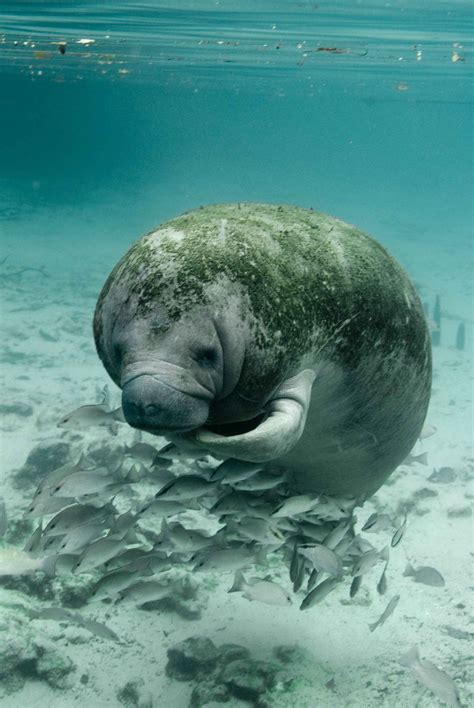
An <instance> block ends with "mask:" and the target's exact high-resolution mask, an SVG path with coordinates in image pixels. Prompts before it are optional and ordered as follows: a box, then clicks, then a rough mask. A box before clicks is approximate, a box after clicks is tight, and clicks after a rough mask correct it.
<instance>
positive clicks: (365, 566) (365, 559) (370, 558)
mask: <svg viewBox="0 0 474 708" xmlns="http://www.w3.org/2000/svg"><path fill="white" fill-rule="evenodd" d="M380 560H384V561H388V546H385V548H383V549H382V550H381V551H377V550H376V549H373V550H370V551H366V552H365V553H363V554H362V555H361V556H360V557H359V558H358V559H357V560H356V562H355V563H354V565H353V567H352V571H351V575H352V577H354V576H355V575H365V574H366V573H368V572H369V570H371V569H372V568H373V567H374V565H376V564H377V563H378V562H379V561H380Z"/></svg>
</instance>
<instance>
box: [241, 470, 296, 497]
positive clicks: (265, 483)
mask: <svg viewBox="0 0 474 708" xmlns="http://www.w3.org/2000/svg"><path fill="white" fill-rule="evenodd" d="M285 479H286V472H285V473H284V474H281V475H273V474H268V473H265V472H257V473H256V474H254V475H253V477H250V478H249V479H242V480H240V482H234V484H233V485H232V486H233V487H234V489H237V490H238V491H248V492H257V491H263V490H266V489H273V488H274V487H277V486H278V485H279V484H282V483H283V482H284V481H285Z"/></svg>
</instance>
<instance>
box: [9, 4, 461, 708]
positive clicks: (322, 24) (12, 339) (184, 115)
mask: <svg viewBox="0 0 474 708" xmlns="http://www.w3.org/2000/svg"><path fill="white" fill-rule="evenodd" d="M472 37H473V7H472V3H470V2H467V1H466V2H465V1H464V0H449V1H448V0H446V1H443V0H431V1H430V2H428V1H425V0H414V1H413V2H411V1H410V0H395V1H394V2H389V3H385V2H380V1H378V0H365V1H364V0H361V1H360V2H351V1H350V0H335V1H333V2H331V1H329V0H319V1H317V2H312V1H311V2H306V1H304V0H303V1H302V2H296V1H294V2H292V1H290V0H288V1H284V0H275V1H272V0H266V1H264V0H236V1H235V2H230V1H229V2H226V1H225V0H221V2H213V1H211V0H196V1H195V2H187V1H186V0H183V2H175V3H172V2H168V3H162V2H103V3H97V2H82V3H79V4H77V3H76V4H71V3H67V2H51V3H44V2H9V0H6V1H5V0H4V2H3V3H2V7H1V9H0V90H1V104H0V105H1V110H0V235H1V243H2V245H1V251H0V261H1V264H0V286H1V287H2V291H3V292H2V301H1V327H2V349H3V352H2V354H1V359H0V361H1V374H2V376H3V378H4V382H3V396H2V397H3V398H4V399H5V401H7V403H9V402H11V401H14V402H17V403H18V402H19V403H21V404H24V405H26V406H29V407H30V408H29V409H28V411H27V412H25V410H23V413H22V412H21V410H20V409H19V408H18V407H17V408H16V412H12V410H11V408H9V406H8V405H6V406H4V407H3V409H2V410H3V417H2V423H1V431H2V432H1V436H0V444H1V448H2V473H1V478H0V496H1V497H3V498H4V500H5V503H6V506H7V511H8V517H9V531H8V533H9V534H10V537H8V536H7V540H8V538H10V542H14V541H15V538H16V540H17V542H18V543H20V542H21V543H22V544H23V543H24V537H22V536H21V531H22V528H21V524H19V521H18V520H19V519H21V517H22V514H23V511H24V509H25V508H26V506H27V505H28V502H29V500H30V499H31V496H32V493H33V491H34V489H35V486H36V484H38V483H39V481H40V480H39V479H38V478H36V479H31V480H29V481H28V482H26V483H25V482H22V483H19V482H18V474H19V473H18V470H21V469H23V466H24V464H25V460H26V458H27V456H28V455H29V453H30V452H31V450H32V449H33V448H34V447H35V446H36V445H38V444H39V443H41V442H44V441H46V442H48V443H54V442H55V441H56V442H57V441H64V440H65V441H66V442H68V441H72V442H74V436H72V437H71V433H64V432H63V431H59V432H58V429H57V428H56V426H55V424H56V422H57V420H58V419H59V418H60V417H61V416H62V415H64V413H66V412H68V411H69V410H73V409H74V408H76V407H78V406H80V405H83V404H86V403H93V402H94V401H96V400H97V390H98V388H99V389H101V388H102V387H103V386H104V384H105V383H107V377H106V374H105V372H104V371H103V369H102V367H101V364H100V362H99V360H98V358H97V355H96V353H95V349H94V343H93V338H92V333H91V321H92V316H93V311H94V306H95V301H96V298H97V295H98V293H99V291H100V288H101V287H102V284H103V282H104V280H105V278H106V277H107V275H108V274H109V272H110V270H111V268H112V267H113V265H114V264H115V263H116V261H117V260H118V258H119V257H120V256H121V255H123V253H124V252H125V251H126V250H127V249H128V247H129V246H130V244H131V243H132V242H133V241H134V240H136V238H138V237H139V236H140V235H141V234H142V233H144V232H145V231H147V230H149V229H150V228H151V227H152V226H154V225H156V224H158V223H160V222H161V221H163V220H165V219H166V218H169V217H172V216H174V215H177V214H179V213H181V212H183V211H185V210H188V209H191V208H195V207H198V206H200V205H203V204H209V203H219V202H238V201H262V202H273V203H288V204H296V205H300V206H307V207H313V208H314V209H316V210H320V211H324V212H327V213H330V214H333V215H335V216H337V217H339V218H341V219H343V220H345V221H348V222H350V223H353V224H356V225H357V226H358V227H359V228H360V229H362V230H363V231H366V232H368V233H370V234H371V235H373V236H374V237H375V238H377V239H378V240H379V241H380V242H381V243H382V244H383V245H385V246H386V247H387V248H388V249H389V250H390V251H391V252H392V253H393V255H395V256H396V257H397V258H398V259H399V261H400V262H401V263H402V264H403V265H404V267H405V268H406V269H407V271H408V272H409V273H410V275H411V276H412V278H413V279H414V281H415V282H416V284H417V286H418V288H419V291H420V293H421V297H422V300H423V301H424V302H425V303H427V310H428V314H429V317H430V318H431V317H432V316H433V306H434V302H435V298H436V296H437V295H439V296H440V300H441V308H442V331H441V344H440V345H439V346H436V347H435V348H434V364H435V377H434V388H433V397H432V404H431V408H430V412H429V415H428V422H429V423H430V424H431V425H433V426H435V427H436V428H437V433H436V435H434V436H432V437H431V438H429V439H427V440H426V441H423V445H424V447H421V448H420V451H423V450H427V451H428V455H429V457H428V460H429V463H428V466H426V467H425V466H421V465H416V464H415V465H414V466H412V467H408V468H405V469H404V472H403V474H402V473H400V476H399V477H396V481H395V483H394V484H393V485H388V486H387V487H384V488H383V489H382V490H380V492H379V493H378V494H377V498H376V502H373V504H374V506H373V508H372V507H370V511H373V510H374V509H377V510H382V509H384V508H388V509H389V510H391V511H394V510H396V509H398V508H400V504H404V503H408V502H410V503H411V507H410V508H411V510H412V512H411V518H410V521H409V525H408V531H407V534H406V539H405V540H404V545H403V546H402V550H400V551H399V553H398V555H397V558H396V559H395V560H394V561H393V564H394V573H393V576H394V577H393V580H392V589H393V592H398V593H399V594H400V596H401V601H400V605H399V607H398V609H397V611H396V614H394V616H393V617H392V618H391V619H390V620H388V621H387V624H386V625H385V626H384V627H383V628H380V629H379V630H378V631H377V633H374V634H371V633H370V632H369V631H368V629H367V623H368V622H369V621H370V622H372V621H374V618H376V617H377V616H379V614H380V612H381V611H382V610H383V608H384V606H385V603H384V602H382V601H381V599H380V598H379V597H377V595H376V593H375V582H376V579H375V580H374V582H373V583H372V585H373V588H371V589H370V593H369V594H368V595H367V606H365V605H364V604H363V603H362V602H361V603H359V604H357V603H355V604H353V605H348V604H347V603H346V604H343V603H341V601H340V599H336V600H335V601H333V602H330V601H329V600H328V601H327V604H322V605H320V606H318V607H317V608H314V610H313V612H314V614H312V615H309V614H304V613H300V614H298V611H297V609H296V608H294V610H293V609H292V610H291V612H290V611H287V610H286V609H285V608H271V607H270V608H269V607H268V606H266V605H258V604H257V603H248V602H247V601H246V600H244V599H240V598H239V601H238V602H237V600H236V598H235V595H232V596H228V595H227V594H226V592H225V590H224V591H222V592H221V590H222V588H221V587H220V586H219V587H218V583H217V581H215V579H214V580H213V581H212V582H215V583H216V586H215V587H214V586H213V585H212V583H211V581H209V583H208V585H209V587H208V588H207V589H206V590H204V589H203V590H202V594H203V597H204V596H205V597H206V602H207V607H206V608H205V609H203V610H202V613H201V617H200V619H197V620H189V619H183V617H181V616H178V615H174V614H169V613H168V614H166V613H162V612H156V613H154V612H144V611H141V610H136V609H135V608H134V607H129V608H127V610H126V611H123V610H119V611H117V610H114V609H111V608H110V606H108V605H105V607H104V606H99V607H98V608H97V606H96V605H95V606H94V607H92V606H91V608H90V609H89V607H88V605H84V607H83V609H84V614H87V615H88V616H89V617H91V618H96V619H100V620H105V619H106V618H107V616H108V617H109V618H111V619H110V626H113V628H114V631H116V632H117V633H118V634H119V635H120V636H123V639H124V642H125V643H124V644H121V645H117V644H114V643H112V642H107V641H105V640H102V639H99V638H96V637H94V641H89V637H88V636H86V639H85V640H84V638H83V637H82V638H81V636H79V635H80V633H79V635H78V636H79V639H77V637H76V638H75V639H74V636H75V635H74V636H72V635H71V636H69V635H68V632H69V633H71V632H72V633H73V630H71V628H70V627H67V626H66V625H58V624H57V623H53V622H44V632H46V634H47V636H48V637H49V638H50V641H51V642H53V643H54V642H56V645H57V647H58V649H59V651H60V652H61V653H63V654H64V655H67V656H69V657H70V658H71V661H73V662H74V664H75V667H76V669H75V671H73V672H71V673H70V674H68V678H67V682H66V683H65V684H64V687H62V686H60V685H54V681H49V683H48V680H47V679H46V678H45V675H40V674H39V673H38V671H36V669H35V671H36V673H35V672H34V671H31V672H29V670H27V668H24V669H22V670H21V671H20V670H19V669H18V667H17V668H15V669H12V670H11V672H10V673H9V672H8V671H6V670H5V674H4V676H3V677H2V670H1V667H0V702H1V704H2V705H5V706H13V707H16V706H24V705H29V706H33V705H35V706H36V705H38V706H40V705H41V706H42V705H46V704H47V703H49V705H51V706H70V705H77V703H78V702H80V703H81V704H82V703H84V704H85V703H86V702H87V703H88V704H89V705H91V706H106V705H107V706H108V705H119V704H120V705H121V704H122V703H123V704H124V705H139V704H140V705H148V704H150V705H151V704H152V705H156V706H165V705H166V706H176V707H177V708H180V707H181V706H186V705H188V704H189V695H190V690H191V687H192V684H191V683H187V682H185V683H180V682H176V681H175V680H173V679H171V678H169V677H166V676H165V674H164V665H165V663H166V649H167V648H168V647H169V646H171V645H172V644H174V643H176V642H178V641H180V640H182V639H184V638H186V637H187V636H192V635H205V636H207V637H210V638H211V639H212V640H213V641H214V642H215V643H216V644H222V643H224V642H237V643H239V644H243V645H245V646H247V647H248V648H249V649H250V650H251V651H252V652H253V653H254V654H255V656H258V657H259V658H262V659H268V658H269V657H271V652H272V649H273V648H274V647H275V646H277V645H279V644H291V645H297V646H298V647H300V648H301V650H302V651H303V652H304V656H305V657H306V658H305V660H304V661H303V660H302V662H301V663H302V665H303V664H304V666H305V670H304V672H303V675H300V673H298V667H296V666H295V665H294V664H290V665H289V666H287V670H288V671H289V672H290V673H292V672H293V673H294V676H295V681H294V684H293V686H292V688H291V691H289V689H288V690H287V689H285V690H284V691H283V690H282V691H281V692H280V693H279V692H278V691H277V692H276V693H275V694H273V697H272V698H271V700H270V705H276V706H280V705H298V706H300V705H301V706H306V705H307V706H313V705H322V706H414V705H418V706H433V705H442V703H441V702H439V699H438V698H436V697H434V695H433V693H431V692H430V691H429V690H428V689H424V688H423V686H422V685H421V684H420V683H416V681H415V679H414V678H413V676H412V675H410V673H408V672H405V671H404V669H402V667H400V665H399V664H398V663H397V662H398V659H399V657H400V655H401V654H402V653H403V652H405V651H407V650H408V649H409V647H410V646H411V645H412V644H414V643H416V644H418V646H419V648H420V653H421V655H422V656H424V657H425V658H426V659H429V660H431V661H433V662H434V663H435V664H436V665H437V666H439V667H440V668H442V669H443V670H445V671H446V672H447V673H448V674H449V675H450V676H452V677H453V678H454V679H455V680H456V684H457V686H458V688H459V691H460V694H461V700H462V703H463V705H464V704H465V705H467V704H468V701H469V697H468V696H469V693H468V691H469V681H468V676H469V666H468V663H469V657H472V652H471V654H470V653H469V640H470V639H471V640H472V632H473V630H472V624H469V618H468V615H467V607H468V602H469V601H468V595H467V593H468V587H469V585H470V584H472V565H471V564H472V521H471V516H470V515H469V514H470V511H469V509H470V507H469V504H470V503H471V500H472V487H471V488H470V487H469V482H470V481H471V482H472V470H473V453H472V434H473V418H472V382H473V367H472V325H473V305H474V302H473V295H472V276H473V261H472V244H473V203H474V201H473V184H474V181H473V147H474V139H473V86H474V84H473V71H472V61H473V52H472ZM81 40H93V41H89V42H84V41H83V42H82V43H81ZM61 43H63V45H62V46H64V47H65V52H64V54H63V53H61V52H60V45H61ZM461 323H464V325H465V332H466V341H465V345H464V348H463V350H460V349H458V348H456V346H455V343H456V333H457V331H458V327H459V325H460V324H461ZM113 395H118V394H117V392H115V391H114V392H113ZM97 435H98V439H100V435H102V436H103V439H104V440H105V441H106V442H107V441H109V442H110V439H111V438H110V436H109V435H108V433H107V431H105V432H104V433H100V432H99V433H98V434H97ZM68 436H69V437H68ZM129 438H130V436H129ZM86 439H87V440H89V439H88V438H87V436H86ZM130 440H131V438H130ZM76 442H77V441H76ZM45 464H46V463H45ZM46 466H47V465H46ZM443 467H450V468H452V469H453V470H454V481H453V482H452V483H449V484H436V483H434V482H430V481H429V480H428V477H429V476H430V475H431V474H432V473H433V471H434V470H437V469H438V470H439V469H440V468H443ZM38 474H39V473H38ZM398 474H399V473H398V472H397V473H396V475H398ZM426 489H429V490H430V492H426V491H423V490H426ZM430 494H431V496H430ZM363 515H364V513H362V516H363ZM17 527H18V533H17V534H16V536H15V534H14V533H13V530H15V529H17ZM23 531H24V532H26V531H28V529H26V530H25V529H23ZM15 533H16V531H15ZM393 555H394V556H395V552H393ZM407 561H410V562H411V563H412V564H414V565H416V566H421V565H428V566H434V567H436V568H437V569H438V570H440V571H441V572H442V573H443V576H444V577H445V579H446V586H445V587H444V588H433V587H429V586H425V585H423V584H419V583H416V584H415V583H413V582H412V581H411V579H410V578H407V577H403V576H402V573H403V570H404V567H405V563H406V562H407ZM64 582H67V581H64ZM225 582H226V583H227V585H230V582H231V576H230V575H229V576H228V578H226V579H225ZM213 587H214V590H213ZM0 590H2V594H1V595H0V626H1V622H2V611H3V613H5V617H6V616H7V614H8V612H10V609H9V608H10V607H11V603H12V602H14V603H19V604H24V603H25V602H26V603H30V604H31V605H32V606H36V605H41V603H45V602H49V605H52V604H55V605H56V606H57V605H58V602H59V601H58V596H57V595H55V596H54V597H53V596H51V597H49V596H46V597H42V595H41V592H39V591H38V590H37V589H36V590H33V589H32V588H31V587H30V586H22V585H21V584H20V585H19V586H18V587H17V586H15V589H14V590H12V589H10V590H9V589H8V588H7V589H2V587H1V586H0ZM12 593H13V594H14V595H15V598H14V601H13V600H12ZM392 594H393V593H392ZM389 596H391V595H390V594H389ZM364 597H365V596H364ZM341 598H345V596H343V595H341ZM344 602H346V601H345V599H344ZM2 603H3V610H2ZM275 610H276V611H275ZM81 611H82V610H81ZM301 615H303V619H302V617H301ZM308 619H309V621H308ZM388 622H391V624H389V623H388ZM40 626H41V627H42V626H43V625H40ZM9 627H10V629H9V632H14V630H13V629H12V627H11V626H10V625H9ZM446 627H449V628H451V629H446ZM453 628H454V629H453ZM18 631H20V630H18ZM163 631H165V632H166V636H164V635H163ZM73 634H74V633H73ZM71 637H72V638H71ZM84 642H85V643H84ZM308 657H309V658H308ZM25 661H26V660H25ZM471 661H472V658H471ZM305 662H306V663H305ZM307 662H309V663H307ZM308 667H309V668H308ZM311 667H313V669H312V668H311ZM22 671H23V673H22ZM312 672H313V673H312ZM13 674H14V675H15V677H16V678H15V681H17V683H15V682H13V683H12V676H13ZM471 675H472V668H471ZM18 676H20V678H18ZM81 677H82V678H81ZM332 677H334V681H335V683H334V687H333V688H331V685H330V687H329V688H328V687H327V686H326V684H327V681H329V680H330V679H331V678H332ZM128 681H135V682H138V684H137V685H138V689H137V690H138V693H139V694H140V696H141V698H139V699H137V700H136V701H135V703H133V700H134V699H133V698H129V699H128V700H129V703H127V702H126V699H125V698H124V697H123V695H122V694H120V696H121V697H120V698H119V697H117V696H118V694H117V691H119V690H120V689H121V688H122V687H123V686H124V685H125V684H126V683H127V682H128ZM12 686H13V688H12ZM148 693H149V694H150V695H151V697H152V699H153V701H154V702H153V703H146V700H147V699H146V698H144V697H143V696H145V695H146V694H148ZM232 700H233V701H234V703H232V702H231V705H234V704H235V705H240V703H239V702H238V701H237V699H232ZM120 701H121V702H120ZM130 701H131V702H130ZM140 701H142V703H140Z"/></svg>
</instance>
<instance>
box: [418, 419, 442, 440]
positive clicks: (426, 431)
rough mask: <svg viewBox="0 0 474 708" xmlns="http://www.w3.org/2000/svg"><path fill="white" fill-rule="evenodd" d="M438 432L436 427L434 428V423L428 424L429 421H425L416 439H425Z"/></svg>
mask: <svg viewBox="0 0 474 708" xmlns="http://www.w3.org/2000/svg"><path fill="white" fill-rule="evenodd" d="M437 432H438V428H436V427H435V426H434V425H430V424H429V423H425V424H424V426H423V428H422V430H421V433H420V436H419V438H418V440H426V438H430V437H431V436H432V435H434V434H435V433H437Z"/></svg>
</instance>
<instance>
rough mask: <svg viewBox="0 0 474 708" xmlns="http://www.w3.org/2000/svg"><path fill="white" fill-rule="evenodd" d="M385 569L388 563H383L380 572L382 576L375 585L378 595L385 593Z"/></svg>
mask: <svg viewBox="0 0 474 708" xmlns="http://www.w3.org/2000/svg"><path fill="white" fill-rule="evenodd" d="M387 567H388V562H387V563H385V568H384V569H383V571H382V575H381V576H380V578H379V582H378V583H377V592H378V594H379V595H385V593H386V592H387V576H386V572H387Z"/></svg>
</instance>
